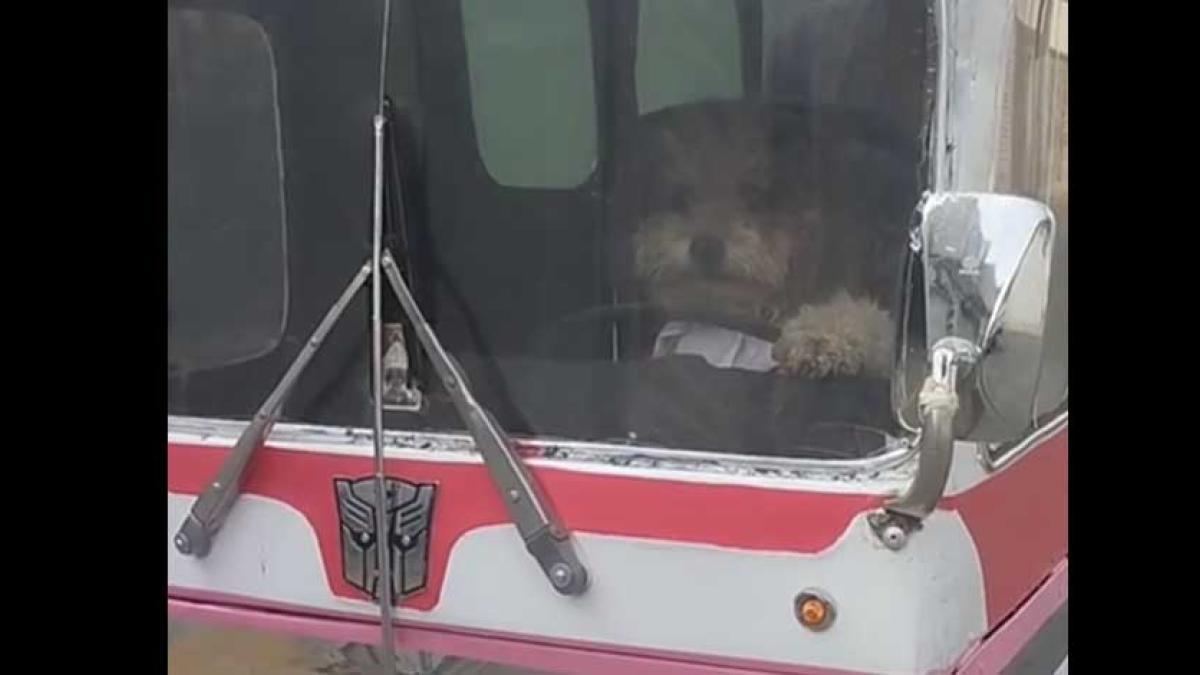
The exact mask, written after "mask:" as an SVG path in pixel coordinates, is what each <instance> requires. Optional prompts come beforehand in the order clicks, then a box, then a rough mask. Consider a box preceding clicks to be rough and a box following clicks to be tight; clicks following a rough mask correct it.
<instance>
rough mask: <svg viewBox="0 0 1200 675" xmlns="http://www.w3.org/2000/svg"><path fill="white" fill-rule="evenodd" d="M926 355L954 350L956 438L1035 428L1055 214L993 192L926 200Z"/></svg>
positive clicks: (999, 437)
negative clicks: (959, 401) (958, 377)
mask: <svg viewBox="0 0 1200 675" xmlns="http://www.w3.org/2000/svg"><path fill="white" fill-rule="evenodd" d="M921 233H922V236H923V239H924V241H923V245H922V250H923V253H924V255H923V256H922V257H923V259H924V263H925V270H924V271H925V275H924V276H925V317H926V329H925V334H926V340H927V345H926V346H927V348H928V353H929V354H930V356H931V360H932V358H933V355H934V354H935V352H936V351H937V349H938V348H939V345H940V346H941V348H943V349H945V348H947V347H949V346H951V345H954V349H955V350H956V352H957V358H958V360H959V364H958V365H959V373H960V374H961V375H963V376H964V378H965V379H964V381H961V382H958V383H956V389H957V393H958V395H959V396H960V397H961V398H962V399H963V400H962V403H963V406H962V408H961V410H960V411H959V419H958V420H957V423H956V425H955V426H956V430H957V433H956V434H955V436H957V437H960V438H969V439H971V440H979V441H987V442H1004V441H1009V440H1013V439H1014V438H1016V437H1017V436H1019V435H1020V434H1022V433H1024V432H1026V431H1028V429H1029V428H1030V427H1031V426H1032V425H1033V424H1034V420H1035V418H1036V412H1035V405H1034V404H1035V394H1036V392H1037V386H1038V380H1039V375H1040V373H1041V370H1042V358H1043V343H1044V341H1045V330H1046V307H1047V300H1048V298H1049V289H1050V269H1051V267H1050V262H1051V255H1052V252H1053V251H1052V249H1053V245H1054V216H1053V214H1051V212H1050V210H1049V208H1048V207H1046V206H1045V205H1044V204H1042V203H1040V202H1037V201H1034V200H1032V199H1026V198H1024V197H1014V196H1009V195H997V194H970V193H949V194H938V195H932V196H930V197H929V198H928V199H927V200H926V201H925V203H924V204H923V206H922V219H921Z"/></svg>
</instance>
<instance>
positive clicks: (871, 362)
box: [388, 0, 928, 458]
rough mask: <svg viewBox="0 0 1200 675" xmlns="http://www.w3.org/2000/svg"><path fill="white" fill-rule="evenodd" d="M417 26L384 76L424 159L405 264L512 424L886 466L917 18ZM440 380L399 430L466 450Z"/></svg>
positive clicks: (723, 17) (746, 14) (916, 130)
mask: <svg viewBox="0 0 1200 675" xmlns="http://www.w3.org/2000/svg"><path fill="white" fill-rule="evenodd" d="M412 9H413V11H412V14H411V15H409V16H408V17H407V18H406V19H405V21H406V24H407V25H404V26H397V25H394V26H393V31H402V30H403V31H407V32H408V35H409V36H411V38H412V39H413V40H415V41H416V42H417V47H416V48H415V49H411V48H410V47H400V48H398V51H397V52H396V53H393V54H391V55H390V58H389V64H388V67H389V69H390V70H391V71H393V72H392V74H391V75H390V76H389V79H390V80H393V81H395V82H398V83H399V84H392V83H389V95H391V96H392V97H393V100H395V101H396V102H397V105H396V107H397V111H398V112H397V118H398V120H399V121H398V122H397V125H396V126H397V127H401V128H400V129H399V131H397V134H398V135H401V136H403V137H408V138H417V139H419V143H412V144H409V145H406V146H405V147H400V148H398V149H397V155H400V156H401V157H400V159H401V162H400V163H401V164H402V165H404V166H405V167H407V169H408V173H409V174H410V175H409V176H407V179H408V180H409V184H407V185H405V186H404V187H405V188H407V189H406V190H405V194H406V201H407V202H409V203H408V204H406V205H405V206H406V209H405V213H406V214H407V215H408V219H407V223H406V229H407V232H406V233H405V237H404V239H405V241H406V247H407V250H406V251H404V254H405V256H406V257H407V258H408V259H410V260H414V261H419V260H424V259H427V260H429V261H430V263H429V265H428V269H426V270H424V271H423V273H422V274H421V275H420V278H419V279H418V283H419V284H423V285H424V286H425V288H426V292H425V293H424V297H423V298H422V305H423V307H425V308H426V309H427V311H428V312H429V313H430V314H431V315H432V318H431V321H432V323H433V324H434V327H435V329H436V330H437V331H438V333H439V335H440V336H441V338H442V340H443V342H444V343H445V344H446V346H447V347H448V348H449V349H450V351H452V352H453V353H454V355H455V356H456V358H457V359H458V360H459V361H460V362H461V363H462V364H463V366H464V368H465V369H466V370H467V371H468V373H469V374H470V379H471V381H472V383H473V384H474V386H475V388H476V389H477V390H478V391H477V392H476V394H477V395H478V396H479V398H480V399H481V400H482V401H483V402H484V403H485V404H486V405H487V406H488V407H489V408H491V409H492V410H493V411H494V412H495V413H496V415H497V417H498V419H499V421H500V422H501V424H503V425H504V426H505V427H506V428H507V429H508V430H509V431H510V432H512V433H514V434H532V435H538V436H553V437H564V438H571V439H577V440H591V441H607V442H613V441H617V442H636V443H638V444H646V445H656V446H667V447H675V448H689V449H698V450H713V451H724V452H737V453H749V454H756V455H791V456H806V457H836V458H852V457H861V456H864V455H865V454H870V453H873V452H879V451H882V450H884V449H885V440H884V436H882V435H881V434H882V433H891V432H893V431H894V429H893V424H892V414H891V410H890V405H889V396H888V394H889V377H890V371H891V350H892V347H893V342H894V329H893V327H892V317H891V313H892V309H893V305H894V304H895V302H896V299H897V296H898V293H899V288H900V279H899V274H900V267H901V264H902V262H903V255H904V243H905V241H906V232H907V226H908V225H909V223H910V214H911V211H912V209H913V207H914V206H915V204H916V202H917V199H918V198H919V195H920V191H921V189H922V176H923V171H924V167H923V165H922V159H923V152H922V148H923V138H924V132H925V119H926V118H927V115H926V109H927V107H928V106H927V101H926V99H925V95H924V92H925V77H926V72H927V51H928V50H927V33H926V24H925V21H926V18H925V16H926V15H925V7H924V4H923V3H922V2H911V1H910V2H893V1H885V0H837V1H831V0H823V1H809V2H805V1H799V2H796V1H791V2H783V1H771V0H767V1H763V2H745V1H741V2H738V1H732V0H643V1H642V2H640V3H634V2H613V3H592V4H589V3H587V2H586V1H585V0H509V1H506V2H502V3H500V2H489V1H488V0H461V2H452V3H418V4H416V5H414V6H413V8H412ZM403 42H404V41H402V40H398V39H397V40H394V42H393V44H397V43H401V44H402V43H403ZM410 80H415V81H416V82H417V84H412V83H411V82H410ZM404 87H407V91H405V92H401V91H399V90H400V89H401V88H404ZM406 99H407V100H406ZM407 128H411V129H412V130H411V131H406V129H407ZM418 147H419V148H420V149H421V152H418V150H417V148H418ZM416 242H421V244H417V243H416ZM418 264H419V263H418ZM394 316H399V314H398V312H397V313H396V314H395V315H394ZM397 320H398V319H397ZM396 334H397V335H400V333H399V332H397V333H396ZM432 379H433V378H426V381H425V382H424V383H423V387H424V388H425V389H430V390H433V391H432V392H429V394H428V395H427V396H426V402H427V404H428V405H427V409H425V410H424V411H423V412H422V413H421V414H419V415H415V416H407V417H405V418H402V419H397V420H394V424H396V425H403V426H410V427H411V426H414V425H415V426H419V427H426V428H458V427H459V423H458V422H457V421H456V418H455V416H454V413H453V411H452V410H450V409H449V407H448V406H446V405H445V404H444V403H439V398H440V397H439V396H438V395H437V392H436V386H435V383H433V382H432V381H431V380H432Z"/></svg>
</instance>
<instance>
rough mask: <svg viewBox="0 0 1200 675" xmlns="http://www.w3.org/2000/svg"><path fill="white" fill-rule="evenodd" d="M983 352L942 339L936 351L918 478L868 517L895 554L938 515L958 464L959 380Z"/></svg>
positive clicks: (924, 392)
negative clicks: (931, 516)
mask: <svg viewBox="0 0 1200 675" xmlns="http://www.w3.org/2000/svg"><path fill="white" fill-rule="evenodd" d="M978 351H979V350H978V349H977V348H976V347H975V345H973V344H972V343H971V342H970V341H968V340H964V339H962V338H958V337H945V338H942V339H941V340H938V341H937V343H935V344H934V346H933V350H932V353H931V354H930V365H931V369H930V374H929V376H928V377H926V378H925V384H924V386H922V388H921V393H920V398H919V399H918V400H919V407H920V411H921V434H920V439H919V441H918V449H917V472H916V475H915V476H913V480H912V483H910V484H909V486H908V490H907V491H905V493H904V494H902V495H900V496H899V497H897V498H895V499H892V500H890V501H889V502H887V503H886V504H885V505H884V508H883V509H882V510H881V511H878V512H876V513H873V514H871V515H870V516H869V517H868V524H869V525H870V526H871V529H872V531H873V532H874V533H875V535H876V536H877V537H878V538H879V539H880V541H882V542H883V544H884V545H885V546H887V547H888V548H889V549H891V550H893V551H898V550H900V549H902V548H904V545H905V543H907V541H908V537H909V536H910V535H911V534H912V533H913V532H915V531H916V530H918V529H920V527H921V522H922V521H923V520H924V519H925V518H926V517H927V516H928V515H929V514H930V513H932V512H933V510H934V509H935V508H936V507H937V504H938V502H939V501H940V500H941V498H942V495H943V494H944V492H945V489H946V482H947V480H948V479H949V477H950V465H951V463H952V462H953V459H954V419H955V416H956V415H957V413H958V410H959V399H958V386H959V382H960V381H961V378H960V375H961V374H963V373H965V372H967V371H969V370H970V368H971V366H973V365H974V364H975V361H976V360H977V359H978V357H979V353H978Z"/></svg>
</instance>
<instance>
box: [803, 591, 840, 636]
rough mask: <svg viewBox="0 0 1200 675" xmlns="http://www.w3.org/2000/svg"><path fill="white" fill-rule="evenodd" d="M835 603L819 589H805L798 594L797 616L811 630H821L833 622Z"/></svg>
mask: <svg viewBox="0 0 1200 675" xmlns="http://www.w3.org/2000/svg"><path fill="white" fill-rule="evenodd" d="M833 617H834V610H833V603H832V602H830V601H829V600H828V599H827V598H826V597H825V596H824V594H822V593H820V592H818V591H812V590H809V591H804V592H802V593H800V595H797V596H796V618H797V619H798V620H799V621H800V625H802V626H804V627H805V628H807V629H809V630H815V631H821V630H825V629H826V628H828V627H829V625H830V624H831V623H833Z"/></svg>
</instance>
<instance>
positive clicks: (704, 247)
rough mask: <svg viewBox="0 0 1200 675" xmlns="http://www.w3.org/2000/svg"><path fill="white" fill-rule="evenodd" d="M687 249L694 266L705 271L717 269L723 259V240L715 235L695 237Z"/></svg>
mask: <svg viewBox="0 0 1200 675" xmlns="http://www.w3.org/2000/svg"><path fill="white" fill-rule="evenodd" d="M688 250H689V253H691V256H692V260H693V261H695V263H696V266H697V267H699V268H700V269H701V270H703V271H705V272H715V271H717V270H718V269H720V267H721V263H722V262H723V261H724V260H725V242H723V241H721V240H720V239H718V238H716V237H711V236H707V235H705V236H701V237H696V238H695V239H693V240H692V244H691V246H690V247H689V249H688Z"/></svg>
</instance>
